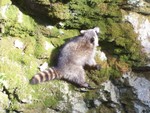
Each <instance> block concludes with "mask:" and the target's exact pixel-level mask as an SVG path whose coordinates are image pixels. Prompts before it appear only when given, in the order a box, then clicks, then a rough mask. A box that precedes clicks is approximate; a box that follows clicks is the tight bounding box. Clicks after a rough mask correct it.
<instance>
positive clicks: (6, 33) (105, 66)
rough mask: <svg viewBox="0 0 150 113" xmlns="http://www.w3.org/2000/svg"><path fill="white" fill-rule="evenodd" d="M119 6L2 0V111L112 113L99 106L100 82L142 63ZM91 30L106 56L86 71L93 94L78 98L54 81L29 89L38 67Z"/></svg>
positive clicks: (109, 0)
mask: <svg viewBox="0 0 150 113" xmlns="http://www.w3.org/2000/svg"><path fill="white" fill-rule="evenodd" d="M122 2H123V0H79V1H76V0H67V1H63V0H51V1H49V0H25V1H24V0H20V1H18V0H11V1H9V0H1V1H0V6H1V7H0V33H1V34H0V37H1V38H0V39H1V40H0V52H1V54H0V62H1V63H0V112H1V110H2V112H5V111H6V112H13V111H16V112H22V111H23V112H27V113H28V112H36V113H38V112H39V113H40V112H51V111H52V112H81V113H85V112H88V111H89V112H101V113H103V112H114V111H115V109H114V108H112V107H111V108H110V109H108V108H109V107H108V105H107V103H105V102H104V103H103V104H102V105H101V100H102V99H101V98H103V97H102V96H100V95H101V94H100V93H99V90H100V89H101V88H102V87H101V83H102V82H104V81H106V80H108V79H111V78H118V77H120V76H121V75H122V73H124V72H126V71H128V70H129V68H130V67H131V66H133V65H141V63H142V61H143V59H144V57H143V56H144V55H141V52H140V50H141V46H140V43H139V42H138V41H137V34H136V33H135V32H134V31H133V27H132V25H131V24H130V23H127V22H124V21H122V14H123V13H122V10H121V9H120V6H121V5H122ZM95 26H99V27H100V29H101V34H100V35H99V44H100V47H101V48H100V49H101V50H102V51H104V52H105V53H106V56H107V60H105V61H103V60H101V59H100V58H99V57H100V56H99V55H97V56H96V61H97V62H98V64H101V67H102V69H101V70H96V71H95V70H94V71H90V72H89V71H87V81H88V82H89V83H90V84H91V86H94V87H96V88H97V89H95V90H92V91H87V92H85V93H81V92H80V91H79V89H78V90H76V88H75V87H74V86H73V85H70V84H68V83H65V82H63V81H57V80H56V81H51V82H49V83H48V82H46V83H42V84H39V85H30V84H29V79H31V77H32V76H33V75H34V74H35V73H37V72H38V71H39V70H38V67H39V65H40V64H43V62H48V64H49V65H51V64H55V63H56V60H55V59H56V55H57V53H58V50H59V49H58V48H60V47H61V46H62V45H63V44H64V43H65V42H66V41H67V40H69V39H70V38H71V37H74V36H77V35H79V30H81V29H88V28H92V27H95ZM16 40H19V41H21V42H22V44H23V46H22V47H21V48H20V47H15V46H14V42H15V41H16ZM81 91H82V90H81ZM83 91H84V90H83ZM105 94H106V95H107V93H106V92H105ZM108 97H109V95H108ZM100 105H101V106H100ZM95 108H96V109H95Z"/></svg>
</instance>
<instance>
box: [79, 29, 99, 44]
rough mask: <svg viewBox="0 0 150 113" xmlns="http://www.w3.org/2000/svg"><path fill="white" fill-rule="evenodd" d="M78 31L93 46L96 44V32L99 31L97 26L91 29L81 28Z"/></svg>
mask: <svg viewBox="0 0 150 113" xmlns="http://www.w3.org/2000/svg"><path fill="white" fill-rule="evenodd" d="M80 33H81V34H82V35H83V37H84V38H86V39H88V40H89V41H90V43H91V44H93V45H94V46H98V45H99V44H98V35H97V34H98V33H100V29H99V27H95V28H93V29H87V30H81V31H80Z"/></svg>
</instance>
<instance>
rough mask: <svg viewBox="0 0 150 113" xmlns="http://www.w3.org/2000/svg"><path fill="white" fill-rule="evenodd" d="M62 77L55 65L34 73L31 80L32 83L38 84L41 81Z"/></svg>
mask: <svg viewBox="0 0 150 113" xmlns="http://www.w3.org/2000/svg"><path fill="white" fill-rule="evenodd" d="M60 78H61V75H60V74H59V73H58V72H57V70H56V69H55V68H54V67H52V68H48V69H46V70H44V71H41V72H39V73H37V74H36V75H34V76H33V77H32V78H31V80H30V84H38V83H40V82H45V81H49V80H53V79H60Z"/></svg>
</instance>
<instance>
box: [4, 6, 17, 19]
mask: <svg viewBox="0 0 150 113" xmlns="http://www.w3.org/2000/svg"><path fill="white" fill-rule="evenodd" d="M18 12H19V10H18V8H17V7H16V6H15V5H10V6H9V8H8V9H7V11H6V17H9V19H10V20H17V17H18Z"/></svg>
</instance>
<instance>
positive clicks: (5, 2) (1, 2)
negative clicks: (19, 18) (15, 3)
mask: <svg viewBox="0 0 150 113" xmlns="http://www.w3.org/2000/svg"><path fill="white" fill-rule="evenodd" d="M6 4H11V0H1V1H0V6H4V5H6Z"/></svg>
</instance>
